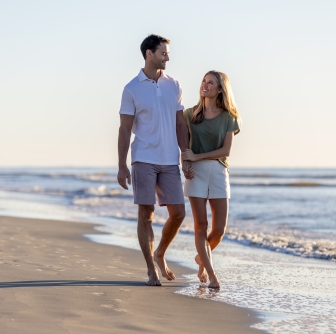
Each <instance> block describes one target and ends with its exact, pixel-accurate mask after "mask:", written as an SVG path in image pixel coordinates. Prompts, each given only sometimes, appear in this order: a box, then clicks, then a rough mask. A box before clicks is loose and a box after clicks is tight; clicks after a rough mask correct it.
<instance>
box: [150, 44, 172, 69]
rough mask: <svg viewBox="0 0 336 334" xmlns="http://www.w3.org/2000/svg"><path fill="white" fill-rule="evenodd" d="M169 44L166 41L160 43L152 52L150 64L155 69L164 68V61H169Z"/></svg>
mask: <svg viewBox="0 0 336 334" xmlns="http://www.w3.org/2000/svg"><path fill="white" fill-rule="evenodd" d="M168 54H169V46H168V44H166V43H161V44H160V45H159V46H158V48H157V49H156V51H155V52H154V53H153V54H152V55H153V57H152V64H153V66H154V67H155V68H156V69H157V70H164V69H166V62H167V61H169V56H168Z"/></svg>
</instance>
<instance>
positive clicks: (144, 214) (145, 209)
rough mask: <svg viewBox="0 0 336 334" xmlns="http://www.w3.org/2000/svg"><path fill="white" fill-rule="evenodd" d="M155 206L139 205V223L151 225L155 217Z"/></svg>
mask: <svg viewBox="0 0 336 334" xmlns="http://www.w3.org/2000/svg"><path fill="white" fill-rule="evenodd" d="M154 211H155V209H154V205H139V222H148V223H151V222H152V221H153V217H154Z"/></svg>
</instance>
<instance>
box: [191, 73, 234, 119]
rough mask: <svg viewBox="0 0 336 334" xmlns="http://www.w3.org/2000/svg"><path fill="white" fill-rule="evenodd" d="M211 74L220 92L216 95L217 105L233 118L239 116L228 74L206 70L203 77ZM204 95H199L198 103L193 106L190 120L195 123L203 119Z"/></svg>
mask: <svg viewBox="0 0 336 334" xmlns="http://www.w3.org/2000/svg"><path fill="white" fill-rule="evenodd" d="M208 74H212V75H213V76H214V77H215V78H216V80H217V83H218V85H219V86H220V89H221V92H220V93H219V94H218V96H217V101H216V102H217V107H218V108H222V109H224V110H227V111H228V112H229V113H230V114H231V115H232V116H233V117H234V118H235V119H238V118H240V116H239V113H238V109H237V107H236V103H235V101H234V97H233V93H232V89H231V85H230V80H229V78H228V76H227V75H226V74H224V73H222V72H219V71H209V72H207V73H206V74H205V75H204V77H203V79H204V78H205V77H206V76H207V75H208ZM203 110H204V97H202V96H200V99H199V101H198V103H197V104H196V105H195V106H194V107H193V116H192V119H191V121H192V122H193V123H195V124H199V123H201V122H203V119H204V114H203Z"/></svg>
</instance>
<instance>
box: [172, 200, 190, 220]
mask: <svg viewBox="0 0 336 334" xmlns="http://www.w3.org/2000/svg"><path fill="white" fill-rule="evenodd" d="M185 215H186V212H185V207H184V204H181V205H174V207H173V209H172V210H170V218H171V219H173V220H174V221H178V222H180V223H182V221H183V219H184V217H185Z"/></svg>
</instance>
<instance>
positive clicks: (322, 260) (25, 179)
mask: <svg viewBox="0 0 336 334" xmlns="http://www.w3.org/2000/svg"><path fill="white" fill-rule="evenodd" d="M230 183H231V200H230V212H229V223H228V227H227V231H226V235H225V238H224V240H223V242H222V243H221V244H220V245H219V246H218V247H217V248H216V249H215V250H214V252H213V261H214V266H215V269H216V272H217V274H218V276H219V279H220V281H221V290H220V291H219V292H215V291H210V290H209V289H207V288H206V285H204V284H200V283H199V282H198V280H197V277H196V275H191V276H188V277H186V278H187V279H188V280H189V281H188V282H189V286H188V287H187V288H185V289H181V290H179V291H178V292H177V293H181V294H185V295H188V296H191V297H196V298H207V299H213V300H217V301H222V302H226V303H229V304H233V305H236V306H241V307H247V308H251V309H254V310H257V311H259V312H260V322H259V323H257V324H255V325H254V327H256V328H260V329H263V330H267V331H268V332H270V333H284V332H286V333H336V315H335V314H334V313H335V309H336V284H335V282H336V169H289V168H288V169H275V168H274V169H273V168H272V169H270V168H269V169H262V168H255V169H251V168H248V169H247V168H244V169H243V168H232V169H231V171H230ZM132 196H133V193H132V190H131V189H130V190H127V191H126V190H123V189H122V188H121V187H120V186H119V185H118V183H117V169H116V168H0V214H1V215H8V216H20V217H32V218H49V219H61V220H72V221H86V222H95V223H100V225H101V226H99V227H97V229H98V230H101V231H104V232H107V234H104V235H88V236H87V237H88V238H89V239H90V240H92V241H94V242H102V243H108V244H114V245H119V246H123V247H129V248H134V249H139V246H138V242H137V237H136V219H137V206H136V205H134V204H133V197H132ZM186 212H187V215H186V218H185V220H184V222H183V225H182V228H181V231H180V233H179V234H178V236H177V237H176V239H174V241H173V243H172V245H171V246H170V248H169V250H168V252H167V258H168V259H169V260H173V261H177V262H179V263H181V264H182V265H185V266H188V267H190V268H193V269H196V268H197V267H196V264H195V263H194V260H193V258H194V256H195V246H194V235H193V219H192V215H191V209H190V205H189V203H188V200H187V199H186ZM208 212H209V218H210V220H209V221H211V213H210V210H209V211H208ZM166 218H167V211H166V209H165V208H164V207H163V208H160V207H156V211H155V218H154V223H153V227H154V232H155V234H156V240H158V238H159V236H160V231H161V226H162V225H163V224H164V222H165V220H166ZM144 266H145V263H144Z"/></svg>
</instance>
